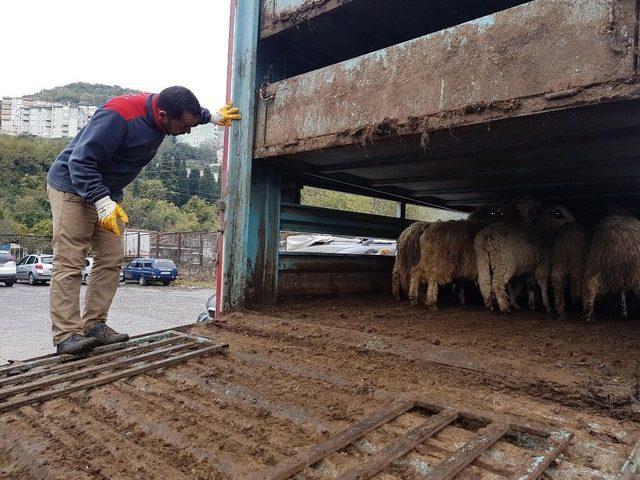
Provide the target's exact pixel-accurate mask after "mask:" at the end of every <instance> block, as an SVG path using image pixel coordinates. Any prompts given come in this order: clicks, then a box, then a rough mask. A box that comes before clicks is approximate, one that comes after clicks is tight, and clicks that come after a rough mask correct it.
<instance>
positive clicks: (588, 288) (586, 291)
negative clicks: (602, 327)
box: [582, 276, 600, 323]
mask: <svg viewBox="0 0 640 480" xmlns="http://www.w3.org/2000/svg"><path fill="white" fill-rule="evenodd" d="M599 286H600V279H599V277H598V276H593V277H590V278H587V279H586V280H585V282H584V284H583V287H582V290H583V291H582V294H583V298H582V302H583V304H582V309H583V311H584V320H585V321H586V322H588V323H591V322H595V318H594V317H593V306H594V304H595V301H596V296H597V294H598V289H599Z"/></svg>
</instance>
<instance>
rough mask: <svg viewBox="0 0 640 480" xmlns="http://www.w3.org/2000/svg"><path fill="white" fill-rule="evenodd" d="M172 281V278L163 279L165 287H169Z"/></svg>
mask: <svg viewBox="0 0 640 480" xmlns="http://www.w3.org/2000/svg"><path fill="white" fill-rule="evenodd" d="M170 283H171V281H170V280H163V281H162V284H163V285H164V286H165V287H167V286H168V285H169V284H170Z"/></svg>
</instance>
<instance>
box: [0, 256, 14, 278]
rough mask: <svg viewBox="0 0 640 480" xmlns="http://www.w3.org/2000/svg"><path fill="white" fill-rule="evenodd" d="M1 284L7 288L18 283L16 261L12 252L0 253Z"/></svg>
mask: <svg viewBox="0 0 640 480" xmlns="http://www.w3.org/2000/svg"><path fill="white" fill-rule="evenodd" d="M0 282H4V284H5V285H6V286H7V287H12V286H13V284H14V283H16V259H15V258H13V255H11V252H5V251H0Z"/></svg>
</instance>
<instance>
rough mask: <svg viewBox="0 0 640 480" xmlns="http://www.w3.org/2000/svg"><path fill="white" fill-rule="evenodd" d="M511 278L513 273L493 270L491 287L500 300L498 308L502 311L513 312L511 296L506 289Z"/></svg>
mask: <svg viewBox="0 0 640 480" xmlns="http://www.w3.org/2000/svg"><path fill="white" fill-rule="evenodd" d="M510 279H511V274H510V273H509V272H507V271H502V270H499V269H498V270H495V271H494V272H493V280H492V282H491V288H492V290H493V292H494V293H495V296H496V300H497V301H498V308H500V311H501V312H502V313H511V306H510V304H509V297H508V295H507V290H506V286H507V285H508V283H509V280H510Z"/></svg>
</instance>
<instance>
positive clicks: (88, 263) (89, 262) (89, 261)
mask: <svg viewBox="0 0 640 480" xmlns="http://www.w3.org/2000/svg"><path fill="white" fill-rule="evenodd" d="M92 269H93V258H91V257H87V258H86V259H85V264H84V268H83V269H82V283H84V284H85V285H89V277H90V276H91V270H92ZM120 283H124V268H121V269H120Z"/></svg>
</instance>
